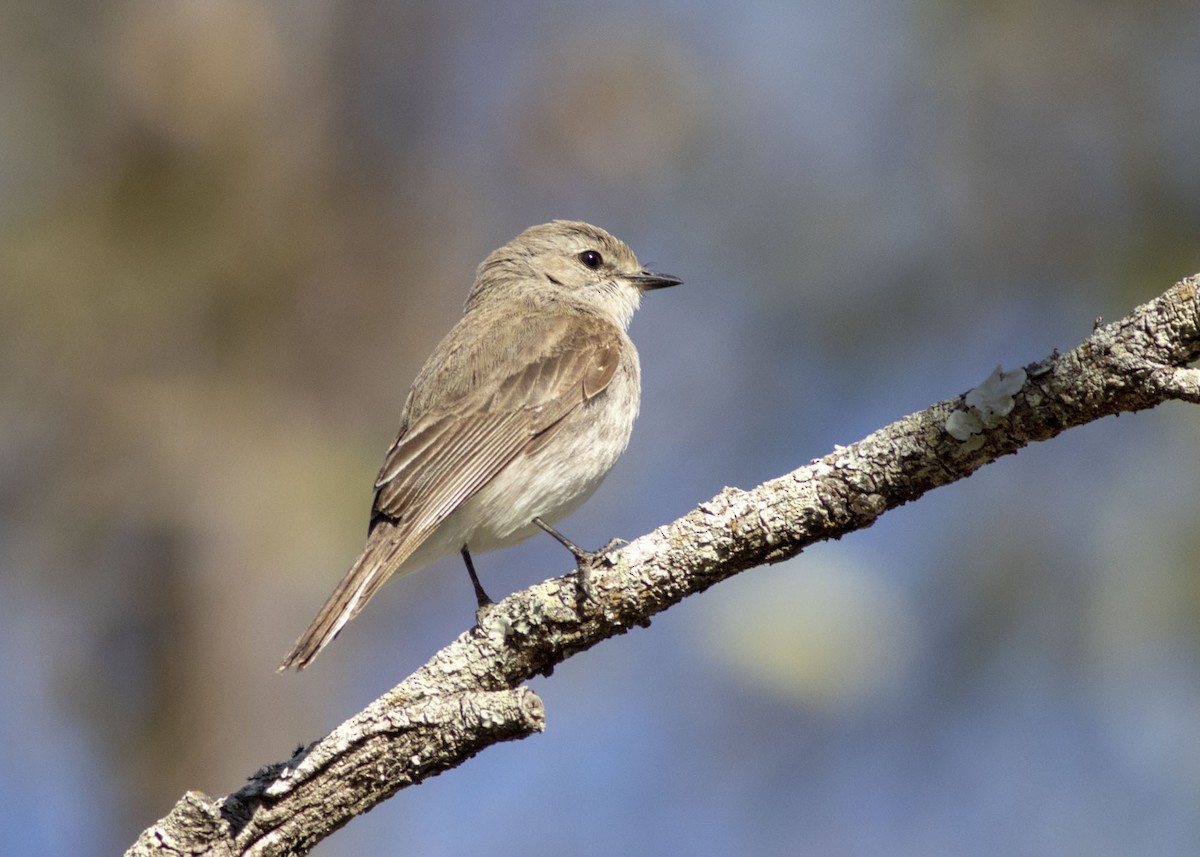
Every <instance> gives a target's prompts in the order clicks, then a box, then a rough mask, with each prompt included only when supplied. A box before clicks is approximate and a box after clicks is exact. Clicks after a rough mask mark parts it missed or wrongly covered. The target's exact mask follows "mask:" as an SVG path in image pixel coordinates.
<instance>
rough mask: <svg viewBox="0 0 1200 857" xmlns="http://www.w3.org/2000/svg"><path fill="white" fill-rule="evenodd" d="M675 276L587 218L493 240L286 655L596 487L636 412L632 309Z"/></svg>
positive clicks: (290, 662)
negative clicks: (369, 497) (317, 606)
mask: <svg viewBox="0 0 1200 857" xmlns="http://www.w3.org/2000/svg"><path fill="white" fill-rule="evenodd" d="M679 282H680V281H679V280H678V279H676V278H674V277H670V276H666V275H662V274H652V273H650V272H648V271H645V270H643V269H642V267H641V265H640V264H639V263H638V261H637V257H635V256H634V254H633V251H632V250H630V249H629V248H628V247H627V246H626V245H625V244H624V243H622V242H621V241H619V240H617V239H616V238H614V237H613V236H611V235H609V234H608V233H607V232H605V231H604V230H602V229H599V228H597V227H595V226H590V225H589V224H586V223H580V222H575V221H560V220H556V221H554V222H552V223H547V224H543V225H541V226H534V227H532V228H530V229H527V230H525V231H524V232H522V233H521V234H520V235H518V236H517V237H516V238H515V239H513V240H512V241H511V242H509V243H508V244H505V245H504V246H503V247H501V248H500V249H498V250H496V251H495V252H493V253H492V254H491V255H489V256H488V257H487V259H485V260H484V262H483V264H482V265H480V266H479V271H478V273H477V275H476V278H475V284H474V285H473V287H472V288H471V292H470V295H469V296H468V298H467V303H466V308H465V311H464V314H463V318H462V319H461V320H460V321H459V322H458V324H456V325H455V326H454V328H453V329H452V330H451V331H450V332H449V333H448V334H447V335H446V337H445V339H443V340H442V341H441V343H440V344H439V345H438V346H437V348H436V349H435V350H434V352H433V354H432V355H430V357H429V359H428V360H427V361H426V363H425V366H424V368H423V369H422V370H421V372H420V374H419V375H418V376H417V379H416V381H414V382H413V386H412V390H411V391H410V392H409V394H408V399H407V401H406V402H405V404H404V411H403V413H402V414H401V417H400V431H399V434H398V435H397V437H396V440H395V442H393V443H392V446H391V448H390V449H389V450H388V453H387V456H386V457H385V459H384V462H383V467H382V468H381V469H380V471H379V476H378V477H377V478H376V480H375V503H374V506H373V508H372V513H371V526H370V532H369V535H368V538H367V544H366V547H365V548H364V549H363V552H362V554H361V555H360V556H359V558H358V559H357V560H356V561H355V563H354V565H353V566H352V567H351V568H350V571H349V572H347V574H346V576H345V577H344V578H343V579H342V581H341V583H340V584H338V587H337V588H336V589H335V590H334V592H333V594H332V595H331V596H330V597H329V599H328V600H327V601H326V602H325V605H324V606H323V607H322V608H321V610H320V611H319V612H318V613H317V616H316V618H315V619H314V620H313V622H312V624H311V625H310V626H309V628H308V630H307V631H305V632H304V634H303V635H302V636H301V637H300V639H299V640H297V641H296V644H295V646H294V647H293V648H292V650H291V651H290V652H289V653H288V655H287V657H285V658H284V660H283V663H282V664H281V665H280V669H281V670H283V669H287V668H288V667H292V666H295V667H297V668H298V669H303V668H304V667H305V666H307V665H308V664H309V663H310V662H311V661H312V659H313V658H314V657H316V655H317V653H319V652H320V651H321V649H322V648H324V647H325V646H326V645H328V644H329V642H330V641H332V640H333V638H334V637H336V636H337V634H338V632H339V631H340V630H341V628H342V627H343V626H344V625H345V624H346V623H347V622H349V621H350V620H351V619H353V618H354V617H355V616H356V615H357V614H358V612H359V611H360V610H361V609H362V608H363V606H365V605H366V603H367V601H369V600H370V599H371V596H373V595H374V594H375V592H376V591H378V589H379V587H380V586H382V585H383V584H384V583H385V582H386V581H387V580H388V579H389V578H391V577H392V576H393V575H396V574H406V573H408V572H410V571H415V570H416V569H418V568H420V567H421V566H423V565H425V564H427V563H428V562H430V561H432V560H434V559H436V558H438V557H439V556H444V555H446V554H448V553H453V552H456V551H463V552H464V556H465V555H466V554H465V552H466V550H468V549H469V550H470V551H472V552H479V551H486V550H491V549H494V548H498V547H504V546H507V545H511V544H515V543H517V542H518V541H521V540H522V539H525V538H527V537H528V536H530V535H532V534H533V533H534V532H536V527H535V525H534V523H533V520H534V518H540V519H542V520H544V521H548V522H553V521H556V520H558V519H560V518H562V517H564V516H566V515H567V514H569V513H570V512H572V511H574V509H575V508H577V507H578V506H579V504H581V503H582V502H583V501H584V500H586V499H587V498H588V497H589V496H590V495H591V493H592V492H593V491H594V490H595V488H596V487H597V486H598V485H599V484H600V481H601V480H602V479H603V478H604V475H605V474H606V473H608V471H609V469H611V467H612V466H613V464H614V463H615V462H616V460H617V458H618V457H619V456H620V454H621V453H622V452H623V451H624V450H625V446H626V444H627V443H628V441H629V435H630V432H631V430H632V428H633V421H634V419H635V417H636V416H637V412H638V402H639V397H640V381H639V367H638V357H637V351H636V349H635V348H634V347H633V343H632V342H631V341H630V339H629V337H628V336H627V335H626V333H625V330H626V328H627V327H628V325H629V320H630V318H631V317H632V316H633V313H634V311H635V310H636V309H637V306H638V304H639V302H640V300H641V295H642V292H644V291H647V290H650V289H656V288H662V287H664V286H672V285H676V284H678V283H679Z"/></svg>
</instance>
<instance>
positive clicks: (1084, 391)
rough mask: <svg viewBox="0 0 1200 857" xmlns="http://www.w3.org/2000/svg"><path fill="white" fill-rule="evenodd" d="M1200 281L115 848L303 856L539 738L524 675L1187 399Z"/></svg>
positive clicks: (796, 477)
mask: <svg viewBox="0 0 1200 857" xmlns="http://www.w3.org/2000/svg"><path fill="white" fill-rule="evenodd" d="M1198 356H1200V275H1197V276H1194V277H1190V278H1188V279H1186V280H1184V281H1182V282H1180V283H1178V284H1177V285H1175V286H1174V287H1173V288H1171V289H1170V290H1169V291H1167V292H1166V293H1165V294H1163V295H1162V296H1160V297H1159V298H1157V299H1155V300H1154V301H1151V302H1150V303H1148V304H1145V305H1143V306H1141V307H1138V308H1137V309H1136V310H1134V311H1133V312H1132V313H1131V314H1130V315H1128V316H1126V317H1125V318H1123V319H1120V320H1119V321H1116V322H1113V323H1111V324H1108V325H1102V326H1097V328H1096V329H1095V330H1094V331H1093V333H1092V335H1091V336H1089V337H1088V338H1087V339H1086V340H1085V341H1084V342H1083V343H1082V344H1081V345H1079V347H1077V348H1075V349H1073V350H1072V351H1070V352H1068V353H1065V354H1058V353H1055V354H1052V355H1050V356H1049V357H1046V358H1045V359H1043V360H1041V361H1039V362H1037V363H1033V364H1030V365H1028V366H1025V367H1024V368H1023V369H1017V370H1013V371H1011V372H1007V373H1005V372H999V371H998V372H996V373H993V375H992V376H991V377H989V378H988V379H987V380H986V381H984V382H983V383H981V384H980V385H979V386H978V387H977V388H976V389H975V390H974V391H970V392H969V393H964V394H963V395H961V396H956V397H955V398H952V399H948V400H946V401H944V402H940V403H939V404H936V405H933V406H932V407H930V408H927V409H926V410H924V411H921V412H920V413H916V414H911V415H909V416H906V417H904V418H902V419H900V420H897V421H896V422H894V423H892V424H891V425H889V426H886V427H884V428H882V429H880V430H878V431H876V432H874V433H873V434H871V435H869V436H867V437H865V438H863V439H862V440H860V441H858V442H857V443H854V444H852V445H850V446H847V447H843V448H838V449H836V450H834V451H833V452H831V453H829V454H828V455H826V456H825V457H824V458H821V459H819V460H816V461H813V462H811V463H809V464H807V465H805V466H803V467H801V468H799V469H798V470H795V471H793V472H791V473H788V474H786V475H784V476H781V477H779V478H777V479H773V480H771V481H770V482H766V483H764V484H762V485H760V486H758V487H757V488H754V489H752V490H749V491H743V490H738V489H734V488H727V489H725V490H724V491H722V492H721V493H720V494H719V495H717V496H716V497H714V498H713V499H711V500H709V501H708V502H706V503H702V504H701V505H700V506H699V507H698V508H697V509H695V510H694V511H692V512H690V513H689V514H687V515H685V516H684V517H682V518H680V519H679V520H677V521H675V522H673V523H671V524H667V525H666V526H663V527H659V528H658V529H657V530H655V531H654V532H652V533H649V534H647V535H645V536H642V537H641V538H639V539H637V540H636V541H634V542H633V543H631V544H629V545H628V546H627V547H625V548H622V549H621V550H619V551H617V552H615V553H612V554H610V555H608V556H607V557H606V558H605V559H604V560H603V561H602V562H600V563H598V564H597V565H596V566H595V567H594V568H592V569H591V571H590V575H589V577H590V583H591V585H590V587H589V595H588V596H586V597H585V596H583V595H582V594H581V588H580V586H579V584H578V581H577V580H576V578H575V576H573V575H569V576H566V577H559V578H555V579H552V580H548V581H545V582H543V583H541V584H538V585H537V586H533V587H530V588H529V589H526V590H524V591H521V592H517V593H515V594H513V595H511V596H509V597H508V598H506V599H504V600H503V601H502V602H500V603H499V604H496V605H494V606H493V607H491V608H490V609H489V610H488V612H487V613H486V614H485V615H483V616H482V622H481V624H480V625H479V626H477V627H475V628H472V629H471V630H469V631H467V632H465V633H463V634H462V635H461V636H460V637H459V638H458V639H457V640H455V641H454V642H452V643H451V644H450V645H448V646H447V647H446V648H444V649H442V651H440V652H438V653H437V654H436V655H435V656H434V657H433V659H432V660H430V661H429V663H427V664H426V665H425V666H423V667H422V668H421V669H419V670H417V671H416V672H415V673H413V674H412V675H411V676H409V677H408V678H407V679H405V680H404V681H403V682H401V683H400V684H399V685H397V686H396V687H395V688H393V689H392V690H390V691H389V692H388V693H386V694H384V695H383V696H382V697H380V698H379V699H378V700H376V701H375V702H373V703H372V704H371V705H370V706H368V707H367V708H366V709H365V710H364V711H362V712H361V713H359V714H358V715H356V716H355V717H354V718H352V719H350V720H348V721H347V722H346V723H344V724H342V725H341V726H339V727H338V728H337V729H336V730H334V731H333V732H332V733H330V734H329V735H328V736H327V737H325V738H324V739H322V740H321V741H318V742H316V743H314V744H313V745H311V746H309V747H307V748H304V749H302V750H300V751H299V752H297V753H296V755H295V756H293V757H292V758H291V759H290V760H288V761H287V762H285V763H282V764H277V765H272V766H270V767H268V768H265V769H263V770H261V771H259V772H258V773H257V774H256V775H255V776H254V777H253V778H252V779H251V781H250V784H249V785H247V786H246V787H245V788H243V789H241V790H240V791H238V792H235V793H234V794H231V795H228V796H226V797H224V798H220V799H215V800H214V799H210V798H208V797H206V796H204V795H201V794H199V793H196V792H190V793H188V794H187V795H185V796H184V797H183V799H181V800H180V801H179V803H178V804H177V805H176V806H175V808H174V809H173V810H172V811H171V813H170V814H169V815H168V816H166V817H165V818H163V819H162V820H161V821H160V822H158V823H157V824H156V825H155V826H153V827H151V828H150V829H148V830H147V831H145V832H144V833H143V834H142V835H141V837H140V838H139V839H138V841H137V842H136V843H135V844H134V845H133V847H131V848H130V850H129V851H128V852H127V854H128V855H151V854H154V855H164V854H165V855H174V854H189V855H200V854H212V855H244V854H255V855H285V854H304V853H307V851H308V850H309V849H310V848H311V847H312V845H313V844H315V843H316V842H317V841H319V840H320V839H322V838H323V837H325V836H327V835H328V834H329V833H331V832H332V831H333V830H336V829H337V828H338V827H340V826H342V825H343V824H345V823H346V822H347V821H349V820H350V819H351V818H352V817H353V816H354V815H357V814H359V813H361V812H364V811H365V810H367V809H369V808H371V807H372V806H374V805H375V804H377V803H379V802H380V801H382V800H385V799H386V798H388V797H390V796H391V795H393V794H395V793H396V792H397V791H399V790H400V789H402V788H404V787H405V786H407V785H411V784H412V783H416V782H419V781H420V780H422V779H424V778H426V777H429V776H432V775H434V774H437V773H439V772H440V771H443V770H446V769H447V768H450V767H453V766H455V765H457V764H460V763H461V762H463V761H465V760H466V759H468V758H470V757H471V756H473V755H474V754H475V753H477V752H479V751H480V750H481V749H483V748H484V747H486V746H488V745H489V744H493V743H497V742H500V741H506V740H512V739H515V738H522V737H524V736H526V735H529V734H531V733H533V732H537V731H540V730H541V728H542V725H543V711H542V706H541V701H540V700H539V699H538V698H537V697H536V696H535V695H534V694H533V693H532V691H529V690H528V689H524V688H521V687H520V686H521V684H522V683H523V682H525V681H526V680H528V679H529V678H530V677H532V676H534V675H538V674H548V673H550V671H552V670H553V669H554V666H555V665H556V664H558V663H560V662H561V661H563V660H565V659H566V658H568V657H570V656H571V655H573V654H574V653H576V652H579V651H582V650H584V649H587V648H590V647H591V646H594V645H596V644H597V643H599V642H601V641H602V640H605V639H607V638H609V637H612V636H614V635H617V634H623V633H625V631H627V630H629V628H631V627H633V626H635V625H646V624H648V623H649V621H650V617H652V616H653V615H654V614H656V613H658V612H660V611H662V610H665V609H667V608H668V607H670V606H671V605H672V604H675V603H677V602H679V601H681V600H682V599H684V598H686V597H687V596H689V595H693V594H695V593H697V592H702V591H704V590H705V589H707V588H708V587H710V586H712V585H713V584H714V583H717V582H719V581H721V580H724V579H725V578H727V577H730V576H732V575H734V574H737V573H738V572H740V571H743V570H745V569H747V568H751V567H753V566H756V565H761V564H763V563H771V562H778V561H780V560H784V559H787V558H789V557H792V556H794V555H796V554H797V553H799V552H800V551H801V550H803V549H804V548H805V547H806V546H808V545H810V544H813V543H814V542H818V541H823V540H825V539H830V538H839V537H840V536H842V535H844V534H845V533H848V532H851V531H853V530H857V529H862V528H864V527H869V526H870V525H871V524H873V523H874V522H875V520H876V519H877V518H878V517H879V516H880V515H882V514H883V513H884V512H886V511H887V510H888V509H892V508H895V507H896V506H900V505H902V504H904V503H907V502H909V501H910V500H915V499H916V498H918V497H920V496H921V495H922V494H924V493H925V492H927V491H929V490H930V489H933V488H937V487H938V486H941V485H947V484H949V483H951V482H955V481H957V480H959V479H963V478H964V477H967V476H969V475H971V474H972V473H974V472H975V471H976V470H978V469H979V468H980V467H982V466H984V465H985V464H987V463H989V462H991V461H995V460H996V459H998V458H1000V457H1001V456H1004V455H1009V454H1011V453H1014V452H1016V451H1017V450H1019V449H1020V448H1021V447H1023V446H1025V445H1026V444H1029V443H1032V442H1035V441H1041V440H1048V439H1050V438H1052V437H1054V436H1055V435H1057V434H1059V433H1060V432H1063V431H1066V430H1067V429H1069V428H1072V427H1073V426H1078V425H1083V424H1084V423H1088V422H1092V421H1093V420H1097V419H1099V418H1101V417H1104V416H1108V415H1111V414H1118V413H1126V412H1132V411H1139V410H1144V409H1146V408H1152V407H1154V406H1155V405H1158V404H1160V403H1161V402H1164V401H1168V400H1173V399H1176V400H1181V401H1188V402H1194V403H1200V372H1198V371H1197V370H1196V369H1194V368H1190V367H1189V365H1188V364H1190V363H1191V362H1193V361H1194V360H1195V359H1196V358H1197V357H1198Z"/></svg>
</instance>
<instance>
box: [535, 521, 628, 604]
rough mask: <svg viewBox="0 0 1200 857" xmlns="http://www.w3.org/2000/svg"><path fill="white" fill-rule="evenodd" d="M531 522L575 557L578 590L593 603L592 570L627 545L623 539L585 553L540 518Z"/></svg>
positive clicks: (611, 541)
mask: <svg viewBox="0 0 1200 857" xmlns="http://www.w3.org/2000/svg"><path fill="white" fill-rule="evenodd" d="M533 522H534V523H535V524H537V525H538V526H539V527H541V528H542V529H543V530H544V531H545V532H546V533H548V534H549V535H551V536H552V537H553V538H554V539H555V540H556V541H557V542H558V543H559V544H560V545H562V546H563V547H565V548H566V549H567V550H569V551H570V552H571V555H572V556H574V557H575V569H576V572H577V574H576V580H577V581H578V582H579V589H580V591H582V592H583V597H584V598H586V599H587V600H588V601H595V600H596V598H595V594H594V591H593V589H592V580H591V573H592V570H593V569H594V568H595V567H596V566H597V565H598V564H599V562H600V560H602V559H603V558H604V557H605V555H607V554H608V553H609V552H610V551H613V550H616V549H617V548H619V547H621V546H622V545H625V544H628V542H626V541H625V540H624V539H609V541H608V544H606V545H605V546H604V547H602V548H600V550H598V551H586V550H584V549H583V548H581V547H580V546H579V545H577V544H575V542H573V541H571V540H570V539H568V538H567V537H566V536H564V535H563V534H562V533H560V532H559V531H558V530H556V529H554V527H552V526H550V525H549V524H547V523H546V522H545V521H543V520H542V519H541V518H534V519H533Z"/></svg>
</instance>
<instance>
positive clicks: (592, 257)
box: [579, 250, 604, 271]
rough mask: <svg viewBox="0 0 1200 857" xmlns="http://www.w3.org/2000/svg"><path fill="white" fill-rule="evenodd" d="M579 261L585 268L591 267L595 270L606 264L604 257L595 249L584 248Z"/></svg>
mask: <svg viewBox="0 0 1200 857" xmlns="http://www.w3.org/2000/svg"><path fill="white" fill-rule="evenodd" d="M579 261H580V262H582V263H583V266H584V267H585V268H591V269H592V270H593V271H594V270H596V269H597V268H599V267H600V266H601V265H602V264H604V257H603V256H601V255H600V254H599V253H597V252H596V251H595V250H584V251H583V252H582V253H580V254H579Z"/></svg>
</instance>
